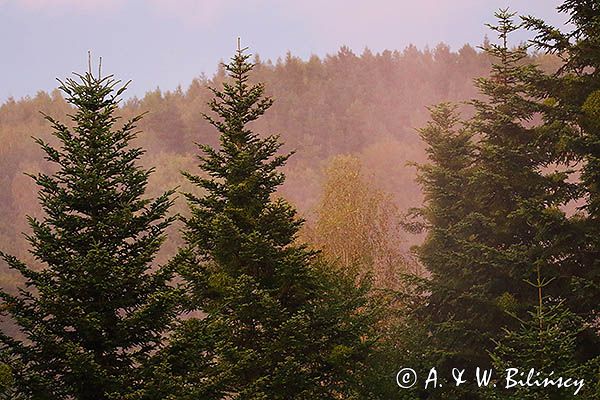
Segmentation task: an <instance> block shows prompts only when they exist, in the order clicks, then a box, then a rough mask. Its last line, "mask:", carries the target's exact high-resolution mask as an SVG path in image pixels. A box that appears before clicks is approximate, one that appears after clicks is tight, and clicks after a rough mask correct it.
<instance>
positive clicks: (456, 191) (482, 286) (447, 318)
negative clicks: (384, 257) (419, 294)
mask: <svg viewBox="0 0 600 400" xmlns="http://www.w3.org/2000/svg"><path fill="white" fill-rule="evenodd" d="M496 16H497V18H498V20H499V23H498V25H497V26H490V27H491V29H492V30H494V31H496V32H497V33H498V36H499V38H500V43H499V44H490V45H489V46H488V47H487V48H486V49H485V51H486V52H488V53H489V54H490V55H491V56H493V58H494V59H495V60H496V62H495V64H494V65H493V66H492V71H491V75H490V77H489V78H481V79H478V80H477V81H476V84H477V87H478V88H479V90H480V92H481V93H482V94H483V95H485V97H486V99H485V100H474V101H472V102H471V104H472V105H473V106H474V108H475V116H474V117H473V118H472V119H471V120H469V121H468V122H466V123H465V127H464V132H462V133H461V131H459V132H458V133H457V132H454V131H453V130H452V129H451V127H452V125H453V124H452V122H453V121H454V122H455V117H454V116H452V114H448V112H447V111H446V112H445V113H444V114H441V116H442V117H443V118H442V119H441V121H440V114H439V111H438V112H437V113H436V114H434V116H433V117H434V120H433V125H431V126H429V127H428V128H426V129H425V130H424V131H423V138H424V140H425V141H426V143H427V144H428V146H429V152H430V158H431V160H432V165H430V166H426V167H425V168H423V169H422V170H421V174H422V178H421V179H422V184H423V186H424V190H425V193H426V205H425V207H424V208H423V209H422V211H421V213H422V215H423V216H424V217H425V222H426V227H427V228H428V236H427V239H426V241H425V243H424V245H423V246H421V247H420V248H419V253H420V256H421V259H422V260H423V262H424V264H425V265H426V267H427V268H429V270H430V271H431V272H432V277H431V282H430V292H431V295H430V299H429V303H428V305H427V307H426V309H425V313H424V315H425V318H427V319H429V320H430V323H431V332H432V334H433V339H432V340H433V342H434V343H433V346H432V347H433V349H434V352H436V353H437V356H438V358H439V363H440V364H441V365H442V366H444V367H448V368H451V367H454V366H456V365H460V366H461V367H463V368H475V367H485V366H489V365H490V362H491V360H490V359H489V356H488V355H487V353H486V350H488V351H489V350H491V349H492V348H493V342H492V340H491V339H494V338H498V337H499V336H500V335H501V334H502V328H503V327H505V326H509V327H511V326H514V320H513V319H512V318H510V317H509V316H508V314H507V311H509V312H511V313H514V314H516V315H518V316H520V317H523V316H524V315H525V313H526V310H527V309H529V308H530V306H532V302H531V297H530V296H529V292H528V290H527V287H526V285H523V280H526V279H531V278H532V271H533V268H534V267H540V268H542V269H543V270H544V272H545V274H546V275H547V276H549V277H559V276H561V279H556V280H554V281H553V282H552V286H551V287H548V290H549V293H562V294H564V295H565V296H568V292H565V291H564V290H563V288H562V286H561V284H562V283H563V282H564V277H562V270H561V267H562V265H561V263H560V260H561V257H562V254H564V252H565V246H566V245H565V244H564V241H563V238H562V237H561V232H563V229H564V228H565V227H566V226H567V225H568V221H567V218H566V216H565V214H564V212H563V211H562V210H561V209H560V207H561V206H563V205H564V204H566V202H568V201H569V199H570V196H571V193H572V191H573V190H574V187H573V185H572V184H569V183H568V182H567V177H568V174H567V173H566V172H565V171H561V170H558V171H550V172H547V171H545V168H546V167H548V166H550V165H552V164H553V163H554V162H556V161H557V160H558V159H559V157H558V155H557V154H556V152H555V151H554V149H555V148H556V147H557V144H556V143H555V142H554V139H555V137H554V136H552V135H547V132H546V131H545V130H543V129H540V128H539V127H537V126H535V125H534V124H532V123H531V121H532V119H533V117H534V115H535V114H536V113H538V112H540V111H541V110H542V105H541V104H540V99H541V98H542V97H543V94H542V93H541V92H540V90H538V89H536V86H535V84H534V82H537V81H538V80H540V79H541V77H542V75H543V74H542V73H541V71H540V70H539V69H538V68H537V67H536V66H534V65H531V64H528V63H527V62H526V57H527V46H525V45H522V46H518V47H516V48H513V49H511V48H509V45H508V38H509V35H510V34H511V33H512V32H514V31H515V30H517V29H519V25H517V24H515V23H514V22H513V17H514V14H512V13H509V12H508V11H500V12H499V13H497V14H496ZM567 247H568V245H567ZM465 388H466V386H465Z"/></svg>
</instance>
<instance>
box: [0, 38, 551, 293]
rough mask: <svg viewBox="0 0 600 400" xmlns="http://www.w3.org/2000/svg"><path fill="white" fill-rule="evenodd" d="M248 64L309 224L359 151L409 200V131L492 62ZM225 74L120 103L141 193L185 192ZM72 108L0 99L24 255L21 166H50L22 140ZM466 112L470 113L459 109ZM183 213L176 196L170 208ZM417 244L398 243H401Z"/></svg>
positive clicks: (7, 189)
mask: <svg viewBox="0 0 600 400" xmlns="http://www.w3.org/2000/svg"><path fill="white" fill-rule="evenodd" d="M484 46H486V44H484ZM534 60H535V61H536V62H538V63H540V64H541V65H542V66H543V68H544V69H546V70H553V69H555V68H556V66H557V59H556V58H554V57H551V56H546V55H541V56H534ZM255 61H256V68H255V71H254V73H253V75H252V79H253V80H255V81H258V82H264V83H265V84H266V88H267V94H268V95H270V96H272V97H273V98H274V99H276V101H275V103H274V105H273V107H272V109H271V110H270V111H269V113H267V114H266V115H265V116H264V118H262V119H261V120H260V121H257V122H255V123H254V124H255V128H256V130H257V131H258V132H262V133H264V134H267V133H269V134H270V133H273V134H281V135H282V137H281V139H282V141H283V142H284V143H285V150H295V151H296V153H295V154H294V156H293V157H292V158H291V159H290V161H289V164H288V165H287V166H286V169H285V172H286V176H287V179H286V182H285V184H284V186H283V189H282V193H283V195H284V196H285V197H286V198H288V199H289V200H290V201H292V203H294V204H295V205H297V206H298V208H299V209H300V211H301V212H302V213H303V214H304V215H305V217H307V218H308V219H309V221H311V220H313V219H314V218H313V217H312V216H313V214H315V213H314V207H316V205H317V204H318V200H319V196H320V194H321V186H322V176H323V172H324V169H325V168H326V165H327V163H328V160H329V159H330V158H331V157H332V156H334V155H337V154H349V153H352V154H354V155H356V156H358V157H359V158H360V159H361V161H362V164H363V173H364V174H365V175H366V176H367V177H369V179H370V181H371V183H372V184H374V185H376V186H378V187H379V188H380V189H381V190H383V191H385V192H387V193H390V194H391V195H392V197H393V199H394V200H395V202H396V205H397V207H398V209H399V210H401V211H403V210H406V209H408V208H409V207H413V206H417V205H419V204H420V201H421V193H420V189H419V187H418V185H417V184H416V183H415V180H414V177H415V169H414V168H413V167H410V166H408V165H407V163H409V162H420V161H423V160H424V150H423V148H424V146H423V144H422V143H421V141H420V139H419V135H418V134H417V133H416V130H415V129H416V128H417V127H420V126H422V125H423V124H424V123H425V121H426V120H427V118H428V115H429V113H428V110H427V107H428V106H430V105H432V104H436V103H438V102H440V101H462V100H467V99H469V98H472V97H477V91H476V90H475V87H474V85H473V79H474V78H475V77H479V76H485V75H487V74H488V72H489V66H490V59H489V56H488V55H486V54H485V53H484V52H482V51H480V50H477V49H475V48H474V47H472V46H470V45H465V46H464V47H462V48H461V49H460V50H458V51H452V50H451V49H449V47H448V46H446V45H444V44H439V45H438V46H436V47H435V48H434V49H424V50H420V49H417V48H416V47H414V46H409V47H407V48H405V49H404V50H402V51H384V52H382V53H376V54H374V53H372V52H371V51H369V50H368V49H365V50H364V51H363V53H362V54H360V55H357V54H355V53H353V52H352V51H351V50H350V49H348V48H346V47H342V48H341V49H340V50H339V51H338V53H337V54H333V55H328V56H326V57H324V58H319V57H317V56H313V57H311V58H310V59H309V60H302V59H300V58H298V57H295V56H293V55H292V54H289V53H288V54H287V55H286V56H285V57H283V58H281V59H278V60H276V61H274V62H273V61H261V60H260V57H258V56H256V57H255ZM224 76H225V75H224V71H223V69H222V68H220V69H219V70H218V71H217V73H216V74H215V75H214V76H212V77H206V76H200V77H198V78H197V79H195V80H194V81H193V82H191V83H190V84H189V85H188V86H187V88H180V89H177V90H175V91H172V92H171V91H167V92H163V91H161V90H160V89H158V88H157V89H154V90H151V91H149V92H148V93H147V94H146V95H145V96H144V97H143V98H141V99H137V98H133V99H129V100H128V101H126V102H125V103H124V104H122V107H121V109H120V110H119V112H120V114H121V115H122V116H123V117H131V116H133V115H136V114H137V113H140V112H148V114H147V115H146V116H145V118H144V119H142V120H141V121H140V124H139V128H140V130H141V131H142V132H143V134H142V135H140V137H139V139H138V144H139V145H141V146H142V147H144V148H146V149H147V153H146V155H145V156H144V158H143V162H145V163H146V164H147V165H151V166H154V167H156V171H157V172H156V173H155V174H153V175H152V176H151V182H150V194H152V195H154V194H157V193H160V192H161V191H162V190H164V189H165V188H172V187H175V186H178V185H182V187H181V189H182V190H183V189H186V188H188V186H187V184H186V182H185V180H184V179H183V178H182V177H181V176H180V174H179V171H181V170H183V169H186V168H190V167H191V166H193V165H195V164H196V160H195V156H194V155H193V154H194V151H195V146H194V143H195V142H196V143H209V144H213V145H214V144H216V143H217V141H218V137H217V135H216V134H215V133H214V131H213V130H212V129H211V127H210V126H209V124H208V123H207V122H206V121H205V120H204V118H203V116H202V112H205V111H207V106H206V103H207V102H208V100H209V99H210V98H211V95H212V93H211V92H210V90H209V89H208V86H216V85H219V84H220V83H221V82H222V81H223V79H224ZM70 110H71V109H70V107H69V105H68V104H67V103H66V102H65V101H64V99H63V97H62V96H61V94H60V92H59V91H54V92H52V93H45V92H40V93H38V94H37V95H36V96H34V97H31V98H24V99H10V100H8V101H6V102H5V103H4V104H3V105H2V106H0V140H1V143H2V146H0V171H1V173H0V186H1V187H2V188H3V190H2V192H1V193H0V242H2V243H3V245H4V247H5V249H6V250H10V251H12V252H14V253H16V254H19V255H21V256H23V257H25V258H26V259H28V257H27V253H26V251H25V250H24V248H25V244H24V242H25V241H24V239H23V237H22V235H21V233H22V232H27V231H28V227H27V221H26V219H25V218H23V215H25V214H29V215H39V213H40V210H39V206H38V205H37V201H36V189H35V185H34V183H33V181H32V180H31V179H30V178H29V177H28V176H26V175H25V174H24V173H35V172H38V171H40V170H43V169H44V168H48V167H46V165H47V164H46V163H44V161H43V157H42V153H41V150H40V149H39V148H38V146H37V145H36V144H35V143H34V140H33V139H32V136H33V137H39V138H42V139H44V140H50V141H51V142H52V140H51V138H50V135H49V132H50V129H49V127H48V124H47V123H46V121H44V119H43V115H41V114H40V111H41V112H43V113H46V114H49V115H52V116H54V117H57V118H62V117H63V116H64V115H66V114H67V113H69V112H70ZM464 111H465V112H467V113H469V112H470V111H469V109H468V107H466V106H465V107H464ZM184 209H185V208H184V207H183V206H182V202H181V201H178V202H177V205H176V210H177V211H180V212H183V211H184ZM172 236H173V235H172ZM415 240H416V239H415V238H410V237H408V238H406V244H405V248H407V247H408V245H409V244H411V243H414V242H415ZM174 248H175V245H174V244H170V245H167V246H166V250H164V251H163V252H164V253H165V254H172V250H173V249H174ZM3 269H4V268H3ZM7 278H8V277H7V276H6V275H4V276H3V278H2V280H3V281H5V280H6V279H7Z"/></svg>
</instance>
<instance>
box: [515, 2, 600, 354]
mask: <svg viewBox="0 0 600 400" xmlns="http://www.w3.org/2000/svg"><path fill="white" fill-rule="evenodd" d="M558 10H559V11H560V12H562V13H565V14H567V15H568V16H569V18H570V22H571V24H572V26H573V30H572V31H570V32H561V31H560V30H559V29H556V28H555V27H552V26H550V25H548V24H547V23H546V22H544V21H543V20H541V19H538V18H534V17H525V18H524V21H525V25H526V27H527V28H528V29H530V30H532V31H534V32H536V34H537V36H536V37H535V39H534V40H533V43H534V44H535V45H536V46H537V48H538V49H540V50H542V51H545V52H548V53H553V54H557V55H559V56H560V57H561V59H562V60H563V61H564V64H563V65H562V67H561V68H560V69H559V70H558V71H557V72H556V74H553V75H551V76H548V77H547V78H546V79H545V80H541V81H538V82H535V84H536V87H537V88H538V90H540V91H542V92H543V93H544V95H545V97H546V104H547V107H546V108H545V109H544V110H543V112H544V125H543V128H544V129H545V130H546V131H547V132H548V133H549V134H551V135H554V136H555V137H556V138H557V141H558V142H559V143H560V144H561V153H562V157H563V160H564V161H563V162H564V163H571V164H576V165H578V167H579V170H580V172H581V174H580V176H579V179H577V190H576V191H575V192H574V193H573V194H572V196H571V200H572V201H573V202H574V203H577V204H580V207H579V209H578V213H577V214H576V215H575V216H573V217H572V218H571V219H570V226H569V227H568V229H565V230H564V231H563V236H564V237H565V239H566V240H565V241H566V242H567V243H568V246H569V247H570V249H569V250H570V251H566V252H565V253H564V254H563V255H562V264H563V265H564V269H565V270H566V271H565V275H567V276H568V277H569V281H568V282H567V284H568V287H570V288H571V294H572V295H571V296H569V297H567V298H565V301H566V302H567V304H568V307H569V308H570V309H571V310H573V311H574V312H576V313H577V314H578V315H579V316H580V317H581V318H583V319H584V320H586V321H588V322H596V323H597V320H598V315H599V311H598V304H600V122H599V121H600V3H598V2H597V1H595V0H577V1H575V0H567V1H565V2H564V3H563V4H562V5H561V6H559V7H558ZM586 335H587V336H588V340H587V341H588V342H589V343H590V347H589V349H590V350H591V349H594V348H595V349H596V350H595V354H598V350H597V349H598V348H600V344H599V342H598V336H597V332H596V333H594V332H592V331H588V332H587V333H586ZM594 336H595V338H594Z"/></svg>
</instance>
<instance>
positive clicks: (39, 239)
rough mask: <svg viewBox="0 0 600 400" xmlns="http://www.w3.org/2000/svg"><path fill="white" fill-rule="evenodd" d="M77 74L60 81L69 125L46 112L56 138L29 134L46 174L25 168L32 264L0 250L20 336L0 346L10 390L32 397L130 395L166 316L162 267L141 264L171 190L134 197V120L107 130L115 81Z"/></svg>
mask: <svg viewBox="0 0 600 400" xmlns="http://www.w3.org/2000/svg"><path fill="white" fill-rule="evenodd" d="M78 78H79V80H76V79H70V78H69V79H67V80H66V82H65V83H63V84H62V85H61V87H60V88H61V90H63V91H64V93H65V94H66V96H67V101H68V102H69V103H70V104H71V105H72V106H73V107H74V108H75V112H74V113H73V114H72V115H71V117H70V125H71V126H72V127H68V126H67V125H65V124H63V123H61V122H59V121H57V120H55V119H53V118H52V117H50V116H46V120H48V121H49V122H50V123H51V124H52V128H53V131H54V132H53V135H54V137H55V139H56V141H58V142H59V143H60V145H59V146H58V147H54V146H52V145H50V144H48V143H46V142H44V141H42V140H39V139H38V140H37V142H38V144H39V145H40V146H41V148H42V149H43V150H44V152H45V153H46V159H47V160H48V161H50V162H51V163H52V164H53V165H54V166H55V172H54V173H53V174H50V175H49V174H45V173H40V174H38V175H32V178H33V179H34V181H35V183H36V184H37V185H38V186H39V192H38V198H39V202H40V205H41V206H42V208H43V211H44V216H43V218H42V219H38V218H34V217H29V219H28V220H29V225H30V227H31V229H32V231H33V233H32V234H31V235H30V236H28V241H29V244H30V246H31V252H32V254H33V256H34V257H35V266H32V267H30V266H28V265H26V264H25V263H23V262H21V261H20V260H19V259H17V258H16V257H13V256H10V255H8V254H5V253H0V255H1V256H2V258H3V259H4V261H6V263H7V264H8V265H9V267H10V268H12V269H14V270H16V271H18V272H19V273H20V274H21V276H22V278H23V280H24V283H25V286H24V287H23V288H21V289H20V290H19V293H17V294H14V295H13V294H9V293H8V292H7V291H2V292H0V299H1V300H2V311H3V314H5V315H8V316H9V317H10V318H11V319H12V320H13V321H14V322H15V323H16V325H17V326H18V327H19V331H20V333H21V334H22V335H23V336H24V338H23V336H20V335H11V334H10V333H7V332H3V333H2V334H0V346H1V350H2V351H3V356H4V357H6V359H7V360H9V363H10V366H11V368H12V370H13V375H14V378H15V381H14V382H15V386H16V388H17V390H18V392H20V393H22V394H24V395H26V396H29V397H30V398H32V399H63V398H77V399H81V400H83V399H94V400H98V399H109V398H124V397H125V396H126V395H128V394H130V393H133V392H135V391H137V390H139V389H140V388H141V385H142V376H143V369H144V366H145V363H146V362H147V360H148V358H149V357H150V355H151V354H152V353H153V352H154V351H156V350H157V349H158V348H160V342H161V340H162V337H163V334H164V333H165V331H166V329H167V328H168V326H169V324H170V323H171V322H172V318H173V317H174V314H175V303H176V296H175V294H176V293H175V291H174V290H173V289H172V288H170V287H169V285H168V281H169V280H170V277H171V275H172V273H171V272H170V269H169V268H162V267H161V268H154V266H153V259H154V257H155V255H156V253H157V251H158V250H159V248H160V246H161V243H162V242H163V241H164V239H165V236H164V231H165V229H166V228H167V227H168V226H169V224H170V223H171V221H172V218H169V217H166V214H167V212H168V210H169V207H170V206H171V204H172V200H171V199H170V196H171V194H172V192H167V193H165V194H163V195H162V196H160V197H158V198H156V199H154V200H152V199H147V198H144V197H143V196H144V191H145V188H146V185H147V181H148V177H149V175H150V174H151V172H152V170H146V169H143V168H140V167H139V166H137V165H136V164H137V162H138V159H139V157H140V156H141V155H142V154H143V150H142V149H140V148H137V147H130V146H129V143H130V141H131V140H133V139H134V138H135V136H136V133H135V132H136V124H137V122H138V121H139V120H140V117H136V118H133V119H131V120H129V121H126V122H125V123H123V124H122V125H121V126H117V123H118V118H117V116H116V115H115V113H116V111H117V108H118V98H119V96H120V95H121V94H122V93H123V91H124V90H125V87H126V86H121V87H120V88H117V85H118V83H119V82H118V81H115V80H114V79H113V78H112V77H111V76H108V77H104V78H101V77H94V76H93V75H92V74H90V73H86V74H85V75H78ZM38 267H40V268H38Z"/></svg>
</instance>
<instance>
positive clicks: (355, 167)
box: [307, 156, 408, 288]
mask: <svg viewBox="0 0 600 400" xmlns="http://www.w3.org/2000/svg"><path fill="white" fill-rule="evenodd" d="M316 214H317V216H316V222H315V224H314V226H313V227H312V229H309V230H308V232H307V236H308V238H309V240H311V242H312V243H314V244H315V245H316V246H317V247H318V248H320V249H322V251H323V255H324V256H325V257H326V258H327V259H328V261H329V262H330V263H331V264H332V265H338V266H339V268H341V269H343V270H345V271H347V272H349V273H352V274H356V275H358V276H364V275H365V274H372V275H373V277H374V285H375V286H377V287H388V288H393V287H396V286H397V285H398V280H399V277H400V274H401V273H406V272H408V263H407V261H406V259H405V257H404V255H403V254H402V250H401V243H402V240H403V238H402V233H401V232H402V229H401V225H400V211H399V210H398V208H397V207H396V205H395V204H394V202H393V199H392V197H391V195H389V194H387V193H385V192H384V191H382V190H381V189H379V188H377V187H376V186H375V185H373V184H372V183H371V182H369V180H368V177H367V176H365V175H364V172H363V170H362V166H361V162H360V160H359V159H358V158H357V157H355V156H337V157H334V158H333V159H332V160H331V161H330V162H329V164H328V166H327V169H326V172H325V182H324V184H323V194H322V197H321V200H320V202H319V204H318V206H317V209H316Z"/></svg>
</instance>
